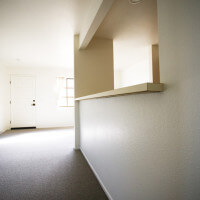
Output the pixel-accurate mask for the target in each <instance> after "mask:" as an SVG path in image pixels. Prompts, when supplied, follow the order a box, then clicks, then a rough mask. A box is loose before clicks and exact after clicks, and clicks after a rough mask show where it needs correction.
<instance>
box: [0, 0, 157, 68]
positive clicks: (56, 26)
mask: <svg viewBox="0 0 200 200" xmlns="http://www.w3.org/2000/svg"><path fill="white" fill-rule="evenodd" d="M94 1H97V0H0V65H3V66H7V67H65V68H73V35H74V34H78V33H80V31H81V28H82V25H83V24H84V23H85V21H84V20H85V19H87V15H88V14H89V11H90V9H91V2H92V3H94ZM156 2H157V1H156V0H143V1H142V3H140V4H137V5H131V4H129V2H128V0H115V2H114V4H113V6H112V7H111V10H110V11H109V13H108V15H107V16H106V17H105V19H104V21H103V23H102V24H101V25H100V27H99V29H98V31H97V33H96V36H98V37H103V38H110V39H114V49H115V52H114V61H115V67H116V68H122V67H126V66H130V65H133V64H134V63H136V62H137V61H138V60H141V59H142V57H143V55H144V53H143V52H144V47H145V46H147V45H151V44H154V43H157V42H158V31H157V4H156ZM116 49H117V50H116Z"/></svg>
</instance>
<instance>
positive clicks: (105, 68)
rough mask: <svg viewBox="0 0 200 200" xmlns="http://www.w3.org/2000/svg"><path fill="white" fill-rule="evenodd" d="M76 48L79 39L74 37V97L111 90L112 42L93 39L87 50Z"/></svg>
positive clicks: (112, 84) (112, 82) (112, 80)
mask: <svg viewBox="0 0 200 200" xmlns="http://www.w3.org/2000/svg"><path fill="white" fill-rule="evenodd" d="M78 48H79V37H78V36H75V37H74V76H75V97H76V98H78V97H81V96H86V95H90V94H95V93H99V92H104V91H107V90H113V89H114V72H113V41H112V40H108V39H100V38H94V39H93V40H92V41H91V43H90V44H89V46H88V47H87V49H85V50H79V49H78Z"/></svg>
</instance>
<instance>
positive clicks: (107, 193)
mask: <svg viewBox="0 0 200 200" xmlns="http://www.w3.org/2000/svg"><path fill="white" fill-rule="evenodd" d="M80 151H81V153H82V154H83V156H84V158H85V159H86V161H87V163H88V165H89V166H90V168H91V170H92V171H93V173H94V175H95V176H96V178H97V180H98V181H99V184H100V185H101V187H102V189H103V190H104V192H105V193H106V195H107V197H108V199H109V200H113V198H112V197H111V195H110V193H109V192H108V190H107V189H106V187H105V186H104V184H103V182H102V180H101V179H100V177H99V175H98V174H97V172H96V171H95V169H94V167H93V166H92V164H91V163H90V161H89V160H88V158H87V156H86V155H85V153H84V152H83V150H82V149H81V148H80Z"/></svg>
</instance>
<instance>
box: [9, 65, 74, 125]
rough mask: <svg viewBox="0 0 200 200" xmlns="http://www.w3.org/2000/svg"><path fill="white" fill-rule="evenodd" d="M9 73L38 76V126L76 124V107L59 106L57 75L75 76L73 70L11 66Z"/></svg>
mask: <svg viewBox="0 0 200 200" xmlns="http://www.w3.org/2000/svg"><path fill="white" fill-rule="evenodd" d="M9 74H19V75H34V76H35V77H36V124H37V128H49V127H67V126H74V108H73V107H58V106H57V98H58V93H57V90H56V86H57V80H56V78H57V77H69V78H73V71H72V70H68V69H64V68H57V69H55V68H19V67H17V68H9Z"/></svg>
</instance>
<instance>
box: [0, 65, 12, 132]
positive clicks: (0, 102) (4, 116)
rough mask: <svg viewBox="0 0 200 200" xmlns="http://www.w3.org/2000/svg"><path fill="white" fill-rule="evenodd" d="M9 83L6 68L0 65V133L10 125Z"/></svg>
mask: <svg viewBox="0 0 200 200" xmlns="http://www.w3.org/2000/svg"><path fill="white" fill-rule="evenodd" d="M9 101H10V85H9V75H8V71H7V70H6V68H4V67H3V66H0V133H2V132H4V131H6V130H7V129H9V127H10V103H9Z"/></svg>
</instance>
